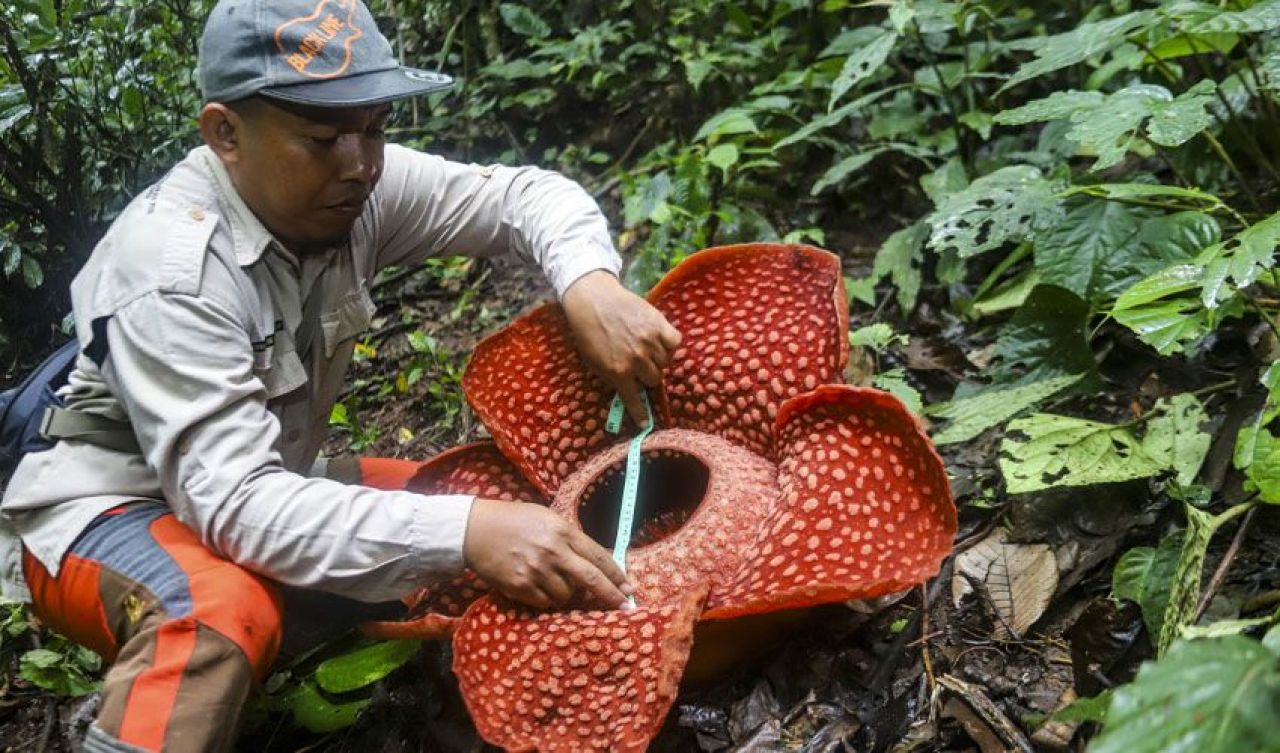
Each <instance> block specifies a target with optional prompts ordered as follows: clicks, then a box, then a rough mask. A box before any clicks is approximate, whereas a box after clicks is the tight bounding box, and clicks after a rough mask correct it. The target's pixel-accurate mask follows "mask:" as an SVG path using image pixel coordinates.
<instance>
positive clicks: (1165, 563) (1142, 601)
mask: <svg viewBox="0 0 1280 753" xmlns="http://www.w3.org/2000/svg"><path fill="white" fill-rule="evenodd" d="M1181 553H1182V533H1180V532H1179V533H1174V534H1171V535H1169V536H1165V537H1164V538H1163V539H1161V540H1160V545H1159V546H1158V547H1149V546H1140V547H1135V548H1133V549H1130V550H1129V551H1127V552H1125V553H1124V554H1123V555H1121V557H1120V559H1119V560H1117V561H1116V566H1115V569H1114V570H1112V571H1111V593H1112V595H1114V596H1115V597H1116V598H1117V599H1128V600H1129V601H1132V602H1134V603H1135V604H1137V605H1138V608H1139V609H1141V610H1142V621H1143V622H1144V623H1146V626H1147V634H1148V635H1150V636H1151V642H1152V643H1153V644H1154V643H1155V642H1156V639H1157V638H1158V637H1159V636H1160V632H1161V630H1162V629H1163V628H1164V613H1165V610H1167V609H1168V608H1169V592H1170V590H1171V589H1172V588H1173V576H1174V573H1175V572H1176V571H1177V569H1178V557H1179V555H1180V554H1181Z"/></svg>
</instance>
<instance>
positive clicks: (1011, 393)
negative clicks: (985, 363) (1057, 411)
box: [925, 374, 1084, 445]
mask: <svg viewBox="0 0 1280 753" xmlns="http://www.w3.org/2000/svg"><path fill="white" fill-rule="evenodd" d="M1083 377H1084V375H1083V374H1071V375H1068V376H1063V377H1056V378H1054V379H1046V380H1044V381H1043V382H1031V383H1030V384H1024V385H1022V386H1021V387H1012V388H1010V389H1005V390H990V391H988V392H983V393H981V394H978V395H974V396H973V397H968V398H962V399H960V400H952V401H951V402H948V403H939V404H937V405H931V406H929V408H928V410H927V411H925V412H926V413H927V414H928V415H930V416H932V417H935V418H945V419H947V420H949V421H950V422H951V423H950V424H949V425H948V426H947V428H946V429H945V430H943V431H941V432H939V433H938V434H935V435H934V437H933V441H934V443H936V444H940V445H942V444H952V443H955V442H964V441H966V440H969V439H973V438H974V437H976V436H978V435H979V434H981V433H982V432H984V431H986V430H987V429H990V428H991V427H992V426H997V425H999V424H1001V423H1004V422H1005V421H1006V420H1008V419H1010V418H1012V417H1014V416H1016V415H1017V414H1019V413H1021V412H1022V411H1024V410H1026V409H1027V408H1030V407H1031V406H1033V405H1035V404H1036V403H1039V402H1040V401H1042V400H1045V399H1047V398H1050V397H1052V396H1053V395H1056V394H1058V393H1059V392H1061V391H1063V390H1065V389H1066V388H1068V387H1070V386H1071V385H1073V384H1075V383H1076V382H1079V381H1080V380H1081V379H1082V378H1083Z"/></svg>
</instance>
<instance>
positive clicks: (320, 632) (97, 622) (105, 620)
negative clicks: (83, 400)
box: [23, 458, 419, 753]
mask: <svg viewBox="0 0 1280 753" xmlns="http://www.w3.org/2000/svg"><path fill="white" fill-rule="evenodd" d="M358 462H359V474H358V475H359V476H360V478H359V480H358V481H359V483H361V484H364V485H365V486H372V487H376V488H382V489H402V488H404V485H405V483H406V482H407V481H408V479H409V478H410V477H411V476H412V475H413V474H414V473H415V472H416V471H417V469H418V466H419V464H418V463H415V462H410V461H407V460H394V459H387V458H361V459H359V461H358ZM353 475H355V474H353ZM352 480H355V479H352ZM23 566H24V569H25V574H26V579H27V584H28V586H30V588H31V595H32V602H33V609H34V611H35V613H36V615H37V616H38V617H39V618H40V619H41V620H42V621H43V622H44V623H45V624H46V625H48V626H49V627H50V628H52V629H53V630H55V631H57V632H59V633H62V634H63V635H66V636H67V637H68V638H70V639H72V640H74V641H76V642H77V643H80V644H81V645H84V646H86V647H88V648H90V649H93V650H94V651H96V652H98V653H99V654H101V655H102V657H103V658H104V659H105V660H106V661H108V662H110V663H111V664H112V666H111V668H110V669H109V670H108V672H107V676H106V679H105V682H104V683H103V690H102V708H101V710H100V712H99V715H98V719H97V720H96V721H95V723H94V725H93V726H91V727H90V730H89V735H88V737H87V738H86V740H85V744H84V750H85V751H88V752H89V753H99V752H103V751H175V752H176V751H181V752H186V751H191V752H192V753H195V752H196V751H200V752H204V751H226V750H231V749H232V747H233V745H234V743H235V739H236V734H237V731H238V727H239V721H240V715H241V712H242V711H243V709H244V705H245V702H246V701H247V700H248V698H249V694H250V692H251V691H252V689H253V688H254V686H255V684H256V683H257V682H260V681H261V680H262V679H263V678H264V677H265V676H266V673H267V671H268V670H269V669H270V667H271V665H272V663H273V662H274V661H275V658H276V655H277V652H278V651H279V650H280V647H281V642H282V640H283V641H284V642H285V643H286V644H288V643H290V642H291V640H290V638H291V636H292V637H293V641H292V642H293V643H294V644H295V645H294V646H293V647H292V648H293V649H294V650H301V649H302V648H304V647H305V646H303V645H298V644H301V643H308V642H310V643H314V642H315V641H317V640H324V639H325V638H328V637H333V636H336V635H337V634H338V633H340V632H342V631H343V630H345V629H349V628H350V627H353V626H354V625H356V624H358V623H359V622H361V621H364V620H368V619H387V618H391V617H394V616H395V615H396V614H398V613H399V612H401V611H402V610H403V607H402V605H399V604H398V603H396V604H391V605H386V604H383V605H369V604H362V603H360V602H355V601H352V600H350V599H344V598H342V597H338V596H334V595H331V594H323V593H317V592H303V591H300V590H299V589H289V588H285V587H282V586H281V585H280V584H277V583H274V582H272V581H270V580H268V579H266V578H263V577H261V576H258V575H255V574H253V573H250V572H249V571H247V570H245V569H243V568H241V567H240V566H238V565H236V564H235V563H233V562H230V561H228V560H225V559H222V558H221V557H219V556H218V555H216V554H214V553H213V552H211V551H209V550H208V549H207V548H205V547H204V545H203V544H201V543H200V540H199V538H198V537H197V536H196V535H195V533H193V532H192V531H191V529H189V528H187V527H186V526H185V525H183V524H182V523H180V522H178V520H177V518H175V517H174V516H173V514H172V513H170V512H168V509H167V508H166V507H165V506H164V505H162V504H159V503H156V502H150V501H143V502H137V503H133V504H128V505H123V506H121V507H118V508H115V509H113V510H110V511H108V512H107V513H104V514H103V515H101V516H99V518H98V519H97V520H95V521H94V522H93V524H92V525H91V526H90V527H89V528H88V529H87V530H86V531H85V532H84V533H83V534H82V535H81V536H80V538H79V539H77V540H76V543H75V544H74V545H73V546H72V547H71V551H69V552H68V553H67V554H66V556H65V557H64V559H63V562H62V567H61V569H60V570H59V572H58V576H57V577H56V578H55V577H53V576H52V575H50V573H49V571H48V570H47V569H45V567H44V566H43V565H42V564H40V562H39V561H38V560H36V559H35V558H34V557H32V556H31V555H30V553H28V554H26V556H25V558H24V561H23ZM295 607H296V608H295ZM312 618H314V619H312ZM299 636H302V637H299Z"/></svg>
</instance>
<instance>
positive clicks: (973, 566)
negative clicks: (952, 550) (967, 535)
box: [951, 528, 1058, 638]
mask: <svg viewBox="0 0 1280 753" xmlns="http://www.w3.org/2000/svg"><path fill="white" fill-rule="evenodd" d="M1008 538H1009V532H1008V531H1007V530H1005V529H1003V528H997V529H996V530H994V531H992V532H991V534H990V535H988V536H987V537H986V538H985V539H983V540H982V541H980V542H978V543H977V544H975V545H974V546H972V547H970V548H969V549H966V550H965V551H964V552H962V553H960V554H959V555H958V556H957V557H956V565H955V568H956V569H955V574H954V575H953V576H952V577H951V598H952V601H953V602H954V603H955V604H956V605H957V606H959V604H960V600H961V599H962V598H963V597H964V596H965V595H966V594H968V593H971V592H972V591H973V589H974V587H975V586H976V587H977V588H979V589H981V590H982V591H983V592H984V595H985V596H986V597H987V598H988V599H989V600H990V605H991V607H992V608H993V609H994V610H995V612H996V617H997V618H998V620H997V624H996V634H997V635H998V636H999V637H1001V638H1018V637H1021V636H1022V635H1023V634H1025V633H1026V632H1027V630H1028V629H1029V628H1030V627H1031V626H1032V625H1034V624H1035V622H1036V620H1038V619H1040V617H1041V616H1042V615H1043V614H1044V611H1045V609H1047V608H1048V607H1049V601H1050V599H1052V598H1053V594H1054V592H1055V591H1056V590H1057V588H1058V561H1057V559H1056V558H1055V557H1054V554H1053V550H1052V549H1051V548H1050V547H1049V546H1048V545H1046V544H1015V543H1011V542H1010V541H1009V540H1008Z"/></svg>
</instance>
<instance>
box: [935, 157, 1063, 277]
mask: <svg viewBox="0 0 1280 753" xmlns="http://www.w3.org/2000/svg"><path fill="white" fill-rule="evenodd" d="M1055 193H1056V186H1055V185H1054V183H1053V182H1052V181H1050V180H1048V179H1047V178H1045V177H1044V176H1043V175H1041V173H1040V171H1039V170H1038V169H1037V168H1035V167H1031V166H1030V165H1010V166H1008V167H1002V168H1000V169H999V170H997V171H995V172H994V173H991V174H990V175H984V176H982V177H981V178H978V179H977V180H975V181H973V182H972V183H970V184H969V186H968V187H967V188H965V189H964V190H962V191H958V192H956V193H953V194H950V195H948V196H946V197H945V198H943V199H942V201H941V202H940V203H939V204H938V207H937V209H935V210H934V211H933V212H932V213H931V214H930V215H929V216H928V217H927V218H925V221H926V222H927V223H929V226H930V227H931V228H932V233H930V235H929V247H930V248H932V249H934V250H936V251H945V250H948V249H954V250H955V251H956V252H957V253H958V254H959V255H960V257H961V258H968V257H971V256H976V255H977V254H980V253H983V252H985V251H990V250H992V249H996V248H999V247H1001V246H1003V245H1005V244H1006V243H1010V242H1015V241H1020V240H1023V239H1024V238H1027V237H1030V236H1031V235H1033V234H1034V233H1035V232H1036V231H1038V230H1041V229H1043V228H1046V227H1049V226H1052V225H1053V224H1054V223H1056V222H1057V221H1058V218H1059V217H1060V216H1061V214H1062V209H1061V207H1060V206H1059V201H1058V199H1057V198H1056V196H1055Z"/></svg>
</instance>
